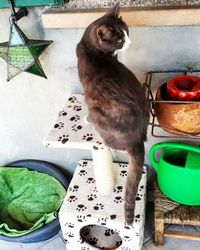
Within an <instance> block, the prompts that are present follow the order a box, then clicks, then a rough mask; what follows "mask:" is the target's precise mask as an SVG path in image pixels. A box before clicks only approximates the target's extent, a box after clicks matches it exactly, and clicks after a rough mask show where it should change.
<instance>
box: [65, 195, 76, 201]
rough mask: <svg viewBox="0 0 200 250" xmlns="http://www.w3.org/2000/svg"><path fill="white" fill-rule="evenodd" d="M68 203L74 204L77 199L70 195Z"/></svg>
mask: <svg viewBox="0 0 200 250" xmlns="http://www.w3.org/2000/svg"><path fill="white" fill-rule="evenodd" d="M67 200H68V201H69V202H75V201H76V200H77V197H76V196H75V195H70V196H69V198H68V199H67Z"/></svg>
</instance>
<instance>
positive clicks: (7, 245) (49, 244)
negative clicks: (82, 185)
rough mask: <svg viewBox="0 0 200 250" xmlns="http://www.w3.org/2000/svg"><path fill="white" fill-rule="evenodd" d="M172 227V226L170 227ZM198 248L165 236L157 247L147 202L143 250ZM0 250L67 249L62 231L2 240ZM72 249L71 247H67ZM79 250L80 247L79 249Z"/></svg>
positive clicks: (193, 243) (196, 244) (192, 229)
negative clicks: (33, 239)
mask: <svg viewBox="0 0 200 250" xmlns="http://www.w3.org/2000/svg"><path fill="white" fill-rule="evenodd" d="M171 227H173V230H176V229H178V230H179V231H180V230H184V231H185V230H187V231H188V232H196V233H200V228H199V227H192V226H187V227H181V226H179V227H177V226H171ZM170 229H172V228H170ZM159 249H162V250H198V249H200V241H191V240H180V239H172V238H165V241H164V246H163V247H155V245H154V244H153V210H152V204H151V203H150V202H148V203H147V214H146V224H145V236H144V245H143V249H142V250H159ZM0 250H66V248H65V243H64V240H63V237H62V232H61V231H60V232H59V233H58V234H57V235H56V236H55V237H53V238H52V239H50V240H47V241H43V242H39V243H32V244H22V243H11V242H6V241H1V240H0ZM67 250H70V249H67ZM77 250H79V249H77Z"/></svg>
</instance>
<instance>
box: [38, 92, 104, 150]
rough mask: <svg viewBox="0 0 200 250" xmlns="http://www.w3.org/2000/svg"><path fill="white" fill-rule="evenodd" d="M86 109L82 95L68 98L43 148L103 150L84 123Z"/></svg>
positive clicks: (101, 142) (95, 133)
mask: <svg viewBox="0 0 200 250" xmlns="http://www.w3.org/2000/svg"><path fill="white" fill-rule="evenodd" d="M87 115H88V109H87V106H86V104H85V101H84V95H81V94H75V95H72V96H71V97H69V98H68V100H67V102H66V104H65V106H64V108H63V109H62V110H61V111H60V112H59V113H58V117H57V119H56V121H55V122H54V123H53V126H52V128H51V129H50V131H49V133H48V135H47V136H46V137H45V138H44V141H43V143H44V145H45V147H65V148H67V147H68V148H82V149H92V148H93V147H95V149H104V148H105V145H104V143H103V140H102V138H100V136H99V135H98V133H97V132H96V130H95V128H94V127H93V125H92V124H90V123H87V124H86V123H85V122H84V118H85V117H86V116H87Z"/></svg>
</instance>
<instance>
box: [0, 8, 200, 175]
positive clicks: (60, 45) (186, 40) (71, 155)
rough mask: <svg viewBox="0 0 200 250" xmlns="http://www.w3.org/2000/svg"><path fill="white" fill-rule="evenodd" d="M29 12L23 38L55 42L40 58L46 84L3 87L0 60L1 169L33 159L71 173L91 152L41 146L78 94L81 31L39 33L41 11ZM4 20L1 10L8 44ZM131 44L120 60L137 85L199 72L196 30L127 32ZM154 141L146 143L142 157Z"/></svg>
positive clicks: (28, 78) (20, 79) (1, 32)
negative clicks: (180, 71)
mask: <svg viewBox="0 0 200 250" xmlns="http://www.w3.org/2000/svg"><path fill="white" fill-rule="evenodd" d="M29 12H30V14H29V16H28V17H27V18H26V17H25V18H23V19H22V20H20V21H19V22H18V24H19V26H20V27H21V29H22V30H23V31H24V32H25V34H26V35H27V36H28V37H29V38H36V39H46V40H53V41H54V43H53V44H52V45H51V46H50V47H49V48H48V49H47V50H46V52H45V53H44V54H43V55H42V56H41V57H40V61H41V63H42V65H43V68H44V71H45V73H46V74H47V76H48V80H45V79H42V78H39V77H37V76H33V75H31V74H27V73H22V74H20V75H18V76H17V77H15V78H14V79H13V80H11V81H10V82H9V83H7V82H6V63H5V62H4V61H3V60H0V165H4V164H7V163H8V162H10V161H14V160H19V159H28V158H29V159H30V158H32V159H40V160H46V161H50V162H53V163H57V164H59V165H60V166H61V167H63V168H65V169H67V170H69V171H70V172H73V170H74V168H75V166H76V163H77V162H78V161H79V159H81V158H87V157H89V158H90V157H91V155H90V152H89V151H84V150H74V149H71V150H69V149H66V150H65V149H50V148H44V147H43V145H42V140H43V137H44V136H45V135H46V134H47V132H48V130H49V128H50V126H51V125H52V122H53V121H54V120H55V118H56V117H57V113H58V112H59V110H61V109H62V106H63V105H64V103H65V101H66V99H67V98H68V97H69V95H70V94H71V93H80V92H82V87H81V85H80V83H79V80H78V76H77V70H76V63H77V61H76V55H75V48H76V44H77V43H78V42H79V40H80V38H81V36H82V34H83V30H78V29H77V30H66V29H65V30H59V29H57V30H53V29H52V30H44V29H43V27H42V23H41V19H40V14H41V9H39V8H34V9H33V8H32V9H30V11H29ZM8 17H9V11H8V10H0V42H4V41H7V40H8V35H9V22H8ZM69 21H70V20H69ZM130 38H131V40H132V41H133V43H132V45H131V47H130V48H129V50H128V51H127V52H125V53H124V54H121V55H120V60H121V61H122V62H123V63H124V64H125V65H127V66H128V68H129V69H130V70H132V71H133V72H134V73H135V74H136V76H137V77H138V79H139V80H140V81H141V82H144V79H145V75H146V72H148V71H150V70H155V69H173V68H185V67H186V66H188V65H191V64H192V65H195V67H198V66H199V58H200V27H169V28H168V27H163V28H132V29H131V31H130ZM156 141H157V140H156V139H155V138H151V137H149V140H148V142H147V143H146V156H147V155H148V150H149V148H150V147H151V145H152V144H153V143H155V142H156ZM120 159H121V156H120ZM123 159H124V158H123ZM146 162H148V157H146Z"/></svg>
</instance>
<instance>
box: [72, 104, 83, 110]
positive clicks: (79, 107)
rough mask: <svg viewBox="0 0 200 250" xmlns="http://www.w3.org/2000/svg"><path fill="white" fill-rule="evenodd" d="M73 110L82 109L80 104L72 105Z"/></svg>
mask: <svg viewBox="0 0 200 250" xmlns="http://www.w3.org/2000/svg"><path fill="white" fill-rule="evenodd" d="M73 110H74V111H81V110H82V107H81V106H77V105H75V106H74V107H73Z"/></svg>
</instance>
